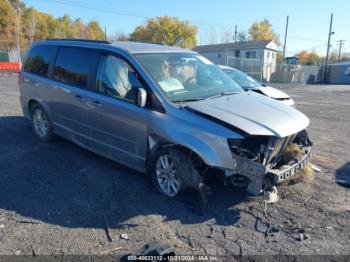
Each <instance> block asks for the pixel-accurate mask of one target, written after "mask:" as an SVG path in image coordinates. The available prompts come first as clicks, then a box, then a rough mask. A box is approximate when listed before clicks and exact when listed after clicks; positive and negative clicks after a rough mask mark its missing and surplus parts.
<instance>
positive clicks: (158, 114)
mask: <svg viewBox="0 0 350 262" xmlns="http://www.w3.org/2000/svg"><path fill="white" fill-rule="evenodd" d="M19 85H20V100H21V104H22V109H23V113H24V115H25V116H26V117H28V118H29V119H30V120H31V121H32V126H33V132H34V134H35V136H36V137H37V138H38V139H39V140H40V141H42V142H49V141H51V140H52V139H54V137H55V135H58V136H61V137H64V138H66V139H68V140H70V141H73V142H74V143H76V144H78V145H80V146H82V147H84V148H86V149H88V150H91V151H93V152H96V153H97V154H100V155H102V156H105V157H107V158H109V159H112V160H114V161H117V162H119V163H122V164H125V165H127V166H129V167H131V168H133V169H136V170H138V171H140V172H143V173H148V174H150V176H151V178H152V181H153V183H154V185H155V186H156V188H157V189H158V190H159V191H160V192H161V193H163V194H164V195H166V196H168V197H174V196H176V195H177V194H178V193H179V192H180V191H182V190H184V189H186V188H194V189H196V190H198V191H199V192H200V193H201V195H202V196H203V198H205V192H207V189H208V185H207V184H206V179H205V178H206V177H207V176H206V174H208V173H215V174H218V173H219V174H222V175H223V176H224V178H225V179H229V180H231V181H243V180H244V181H246V186H247V190H248V192H250V193H252V194H254V195H257V194H259V192H261V190H262V189H264V188H267V187H269V186H272V185H274V184H278V183H279V182H281V181H283V180H286V179H289V178H291V177H293V176H294V175H295V174H296V173H297V172H298V170H300V169H302V168H303V167H304V166H305V165H306V164H307V162H308V161H309V159H310V155H311V147H312V142H311V141H310V139H309V138H308V135H307V132H306V127H307V126H308V125H309V119H308V118H307V117H306V116H305V115H304V114H302V113H301V112H299V111H298V110H296V109H295V108H292V107H289V106H287V105H284V104H282V103H280V102H278V101H275V100H273V99H271V98H268V97H266V96H264V95H261V94H258V93H256V92H251V91H248V92H244V91H243V89H242V88H241V87H239V86H238V85H237V84H236V83H235V82H234V81H233V80H232V79H231V78H230V77H228V76H227V75H226V74H225V73H224V72H223V71H222V70H221V69H220V68H219V67H218V66H216V65H214V64H213V63H211V62H210V61H209V60H208V59H206V58H204V57H203V56H201V55H199V54H198V53H196V52H192V51H188V50H184V49H180V48H175V47H169V46H164V45H154V44H144V43H136V42H117V43H115V44H110V43H109V42H105V41H89V40H59V39H57V40H46V41H43V42H37V43H35V44H33V46H32V47H31V49H30V50H29V52H28V54H27V58H26V61H25V63H24V66H23V68H22V71H21V72H20V75H19ZM291 143H296V144H298V145H299V146H300V147H301V148H302V151H303V155H302V157H298V158H296V159H295V161H290V162H288V163H283V158H282V154H283V152H284V150H285V148H286V147H287V146H288V145H289V144H291Z"/></svg>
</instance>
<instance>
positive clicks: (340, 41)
mask: <svg viewBox="0 0 350 262" xmlns="http://www.w3.org/2000/svg"><path fill="white" fill-rule="evenodd" d="M344 42H345V40H339V41H338V43H339V54H338V62H339V61H340V57H341V49H342V47H343V43H344Z"/></svg>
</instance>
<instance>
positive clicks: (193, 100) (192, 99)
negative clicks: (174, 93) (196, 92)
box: [173, 97, 205, 103]
mask: <svg viewBox="0 0 350 262" xmlns="http://www.w3.org/2000/svg"><path fill="white" fill-rule="evenodd" d="M204 99H205V98H201V97H196V98H188V99H183V100H175V101H173V102H175V103H181V102H196V101H200V100H204Z"/></svg>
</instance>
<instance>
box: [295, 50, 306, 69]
mask: <svg viewBox="0 0 350 262" xmlns="http://www.w3.org/2000/svg"><path fill="white" fill-rule="evenodd" d="M296 56H298V57H299V64H301V65H306V63H307V61H308V59H309V53H308V52H307V51H306V50H303V51H301V52H299V53H298V54H296Z"/></svg>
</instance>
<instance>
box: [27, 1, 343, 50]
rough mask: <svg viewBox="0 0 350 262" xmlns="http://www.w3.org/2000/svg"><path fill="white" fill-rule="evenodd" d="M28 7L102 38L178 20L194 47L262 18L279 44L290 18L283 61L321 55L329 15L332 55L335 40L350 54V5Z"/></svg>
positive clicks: (36, 4) (81, 4) (72, 3)
mask: <svg viewBox="0 0 350 262" xmlns="http://www.w3.org/2000/svg"><path fill="white" fill-rule="evenodd" d="M23 2H24V3H25V4H26V6H27V7H30V6H33V7H34V8H36V9H38V10H39V11H42V12H46V13H49V14H51V15H54V16H56V17H57V16H63V15H64V14H69V15H70V16H71V17H72V18H73V19H76V18H82V19H83V21H84V22H88V21H90V20H97V21H98V22H99V23H100V25H101V27H105V28H106V30H107V35H108V36H112V35H115V34H116V33H126V34H129V33H131V32H132V31H133V30H134V28H135V27H136V26H138V25H140V24H142V23H145V21H146V20H147V18H150V17H156V16H161V15H168V16H177V17H179V18H180V19H186V20H189V21H190V22H192V23H193V24H195V25H197V26H198V29H199V32H198V37H197V38H198V44H208V43H211V42H217V43H220V42H222V41H223V40H224V39H225V38H227V37H228V36H231V35H233V33H234V28H235V25H237V26H238V30H239V31H241V30H243V31H248V30H249V27H250V26H251V24H252V23H254V22H255V21H258V20H262V19H264V18H267V19H269V20H270V22H271V24H272V26H273V29H274V30H275V32H277V33H278V34H279V36H280V42H281V43H283V40H284V35H285V26H286V16H287V15H289V29H288V38H287V45H286V50H287V55H294V54H296V53H297V52H300V51H301V50H305V49H306V50H308V51H313V50H314V51H316V52H317V53H319V54H321V55H325V53H326V46H327V39H328V32H329V23H330V15H331V13H333V14H334V18H333V30H332V31H334V32H335V33H334V35H332V41H331V45H332V49H334V50H335V51H336V50H338V43H337V41H338V40H346V41H345V43H344V46H343V51H344V52H350V19H349V15H350V1H349V0H290V1H287V0H263V1H262V0H244V1H242V0H240V1H237V0H216V1H209V0H206V1H204V0H173V1H168V0H147V1H142V0H123V1H118V0H114V1H113V0H103V1H98V0H85V1H83V0H23Z"/></svg>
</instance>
